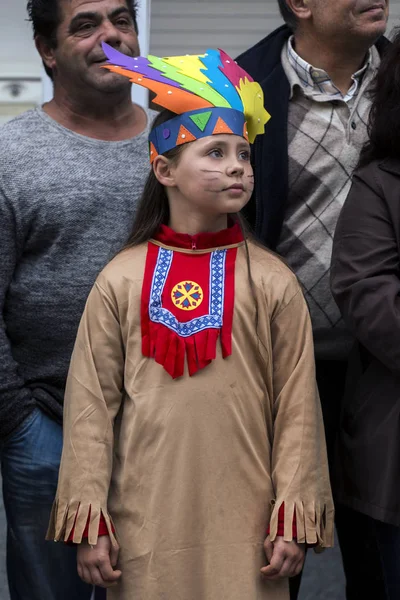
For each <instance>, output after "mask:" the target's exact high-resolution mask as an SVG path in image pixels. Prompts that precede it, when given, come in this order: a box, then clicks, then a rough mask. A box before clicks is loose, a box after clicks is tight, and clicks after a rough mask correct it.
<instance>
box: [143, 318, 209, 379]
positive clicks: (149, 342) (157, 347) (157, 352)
mask: <svg viewBox="0 0 400 600" xmlns="http://www.w3.org/2000/svg"><path fill="white" fill-rule="evenodd" d="M219 334H220V330H219V329H206V330H204V331H200V332H199V333H196V334H194V335H192V336H190V337H187V338H184V337H179V336H178V335H177V334H176V333H175V332H174V331H172V330H171V329H168V327H165V325H161V324H160V323H153V322H152V321H150V322H149V323H148V328H147V335H146V336H144V337H143V338H142V352H143V355H144V356H148V357H150V358H154V360H155V361H156V363H158V364H159V365H162V366H163V367H164V369H165V370H166V371H167V373H169V374H170V375H171V377H172V378H173V379H176V378H177V377H182V375H183V374H184V371H185V357H186V359H187V364H188V370H189V375H190V376H192V375H194V374H195V373H197V371H199V370H200V369H204V367H206V366H207V365H209V364H210V362H211V361H212V360H214V359H215V357H216V348H217V340H218V336H219Z"/></svg>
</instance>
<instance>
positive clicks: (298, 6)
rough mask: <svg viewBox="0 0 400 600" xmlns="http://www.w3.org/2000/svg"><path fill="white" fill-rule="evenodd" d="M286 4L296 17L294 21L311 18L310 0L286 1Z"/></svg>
mask: <svg viewBox="0 0 400 600" xmlns="http://www.w3.org/2000/svg"><path fill="white" fill-rule="evenodd" d="M286 4H287V5H288V7H289V8H290V10H291V11H292V12H293V13H294V15H295V16H296V19H309V18H310V17H311V9H310V4H311V2H310V0H286Z"/></svg>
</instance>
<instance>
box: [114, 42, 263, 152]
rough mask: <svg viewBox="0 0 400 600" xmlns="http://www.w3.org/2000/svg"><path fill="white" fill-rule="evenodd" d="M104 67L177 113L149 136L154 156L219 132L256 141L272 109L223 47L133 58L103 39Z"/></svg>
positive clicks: (251, 80)
mask: <svg viewBox="0 0 400 600" xmlns="http://www.w3.org/2000/svg"><path fill="white" fill-rule="evenodd" d="M102 46H103V51H104V53H105V55H106V57H107V59H108V63H109V64H108V65H105V68H106V69H109V70H110V71H113V72H114V73H119V74H120V75H124V76H125V77H128V78H129V79H130V80H131V81H132V82H133V83H137V84H138V85H141V86H143V87H145V88H147V89H149V90H151V91H152V92H154V93H155V94H156V96H155V98H154V100H153V102H154V103H155V104H158V105H159V106H162V107H164V108H167V109H168V110H170V111H172V112H174V113H176V114H177V115H178V116H177V117H174V118H173V119H170V120H169V121H167V122H165V123H163V124H162V125H159V126H158V127H156V128H155V129H154V130H153V131H152V132H151V134H150V136H149V143H150V162H153V160H154V159H155V157H156V156H157V155H158V154H164V152H167V151H168V150H172V148H175V147H176V146H180V145H181V144H186V143H188V142H192V141H194V140H197V139H199V138H202V137H206V136H209V135H216V134H221V133H230V134H234V135H240V136H242V137H244V138H245V139H248V140H249V142H250V143H253V142H254V140H255V138H256V136H257V135H258V134H260V133H264V126H265V124H266V123H267V122H268V121H269V119H270V115H269V114H268V112H267V111H266V110H265V108H264V95H263V91H262V89H261V87H260V85H259V84H258V83H256V82H255V81H254V80H253V79H252V78H251V77H250V75H249V74H248V73H246V71H244V70H243V69H242V68H241V67H239V65H238V64H237V63H236V62H235V61H234V60H233V59H232V58H231V57H230V56H228V54H226V53H225V52H224V51H223V50H212V49H211V50H207V51H206V52H205V54H200V55H192V56H190V55H188V56H170V57H166V58H157V57H156V56H151V55H150V56H148V57H147V58H146V57H144V56H138V57H135V58H132V57H130V56H126V55H125V54H122V53H121V52H118V50H115V49H114V48H112V47H111V46H109V45H108V44H106V43H104V42H103V44H102Z"/></svg>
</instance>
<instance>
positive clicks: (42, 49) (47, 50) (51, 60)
mask: <svg viewBox="0 0 400 600" xmlns="http://www.w3.org/2000/svg"><path fill="white" fill-rule="evenodd" d="M35 46H36V49H37V51H38V52H39V54H40V57H41V59H42V61H43V62H44V64H45V65H46V67H48V68H49V69H51V70H52V71H53V72H54V70H55V67H56V59H55V56H54V50H55V48H54V47H52V46H50V44H49V42H48V41H47V40H45V39H44V38H43V37H42V36H41V35H37V36H35Z"/></svg>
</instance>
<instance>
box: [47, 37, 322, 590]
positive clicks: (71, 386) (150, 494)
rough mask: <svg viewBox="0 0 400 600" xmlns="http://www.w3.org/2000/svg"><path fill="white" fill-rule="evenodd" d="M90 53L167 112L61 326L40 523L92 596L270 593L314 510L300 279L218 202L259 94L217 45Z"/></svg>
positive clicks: (318, 483)
mask: <svg viewBox="0 0 400 600" xmlns="http://www.w3.org/2000/svg"><path fill="white" fill-rule="evenodd" d="M104 52H105V54H106V55H107V57H108V59H109V65H108V66H107V68H109V69H110V70H112V71H115V72H118V73H120V74H123V75H126V76H128V77H129V78H130V79H131V80H132V81H134V82H135V83H138V84H139V85H143V86H145V87H147V88H149V89H150V90H152V91H153V92H155V94H156V98H155V100H154V101H155V102H156V103H158V104H160V105H161V106H163V107H164V108H166V109H168V111H169V112H164V113H162V114H161V115H160V116H159V117H158V118H157V119H156V122H155V123H154V126H153V130H152V132H151V135H150V160H151V163H152V171H151V173H150V175H149V178H148V181H147V184H146V187H145V190H144V193H143V198H142V201H141V204H140V206H139V208H138V212H137V216H136V220H135V225H134V229H133V232H132V235H131V238H130V240H129V243H128V245H127V247H126V248H125V249H124V250H123V251H122V252H121V253H120V254H119V255H118V256H117V257H116V258H115V259H114V260H113V261H111V263H110V264H109V265H108V266H107V267H106V268H105V269H104V270H103V272H102V273H101V274H100V275H99V277H98V279H97V281H96V284H95V285H94V287H93V289H92V291H91V293H90V296H89V298H88V301H87V305H86V308H85V312H84V314H83V317H82V321H81V324H80V327H79V332H78V336H77V340H76V344H75V349H74V353H73V356H72V361H71V367H70V372H69V377H68V383H67V389H66V398H65V417H64V449H63V456H62V462H61V470H60V478H59V485H58V491H57V497H56V500H55V503H54V508H53V514H52V517H51V523H50V528H49V537H51V538H53V539H55V540H64V541H68V540H69V541H72V542H75V543H78V544H80V546H79V548H78V570H79V573H80V575H81V577H82V578H83V579H84V580H85V581H87V582H89V583H92V584H95V585H102V586H104V587H109V586H113V587H110V590H109V592H108V596H109V598H110V599H112V600H116V599H118V600H133V599H134V600H161V599H166V600H224V599H226V600H228V599H229V600H287V599H288V597H289V593H288V581H287V578H288V577H289V576H292V575H295V574H296V573H298V572H299V571H300V569H301V567H302V564H303V559H304V544H306V543H308V544H315V545H318V546H322V547H323V546H330V545H331V544H332V537H333V505H332V499H331V492H330V486H329V478H328V469H327V462H326V452H325V441H324V434H323V425H322V420H321V413H320V406H319V400H318V394H317V389H316V383H315V373H314V358H313V356H314V354H313V343H312V334H311V327H310V322H309V316H308V311H307V308H306V304H305V302H304V299H303V296H302V292H301V290H300V287H299V284H298V282H297V280H296V278H295V276H294V275H293V274H292V272H291V271H290V270H289V269H288V268H287V267H286V266H285V265H284V264H283V263H282V262H281V260H280V259H279V258H277V257H276V256H275V255H273V254H271V253H270V252H268V251H267V250H266V249H264V248H262V247H260V246H259V245H257V244H256V243H255V242H254V241H253V240H252V239H251V238H250V237H249V236H246V235H244V234H243V231H242V228H241V226H240V221H239V219H238V217H237V216H235V215H237V213H238V212H239V211H240V210H241V209H242V208H243V206H244V205H245V204H246V202H247V201H248V200H249V198H250V196H251V193H252V190H253V174H252V168H251V165H250V147H249V141H250V142H253V141H254V139H255V137H256V135H257V134H258V133H262V132H263V131H264V126H265V124H266V122H267V120H268V118H269V115H268V113H267V112H266V111H265V109H264V107H263V96H262V90H261V88H260V86H259V85H258V84H257V83H255V82H254V81H252V80H251V78H250V77H249V76H248V75H247V74H246V73H245V72H244V71H243V70H242V69H241V68H240V67H238V66H237V65H236V63H235V62H234V61H233V60H232V59H231V58H229V56H227V55H226V54H225V53H224V52H222V51H216V50H208V51H207V52H206V53H205V54H204V55H201V56H185V57H171V58H164V59H159V58H156V57H148V58H144V57H137V58H130V57H127V56H125V55H122V54H120V53H119V52H117V51H116V50H114V49H112V48H111V47H109V46H107V45H105V44H104Z"/></svg>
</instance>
